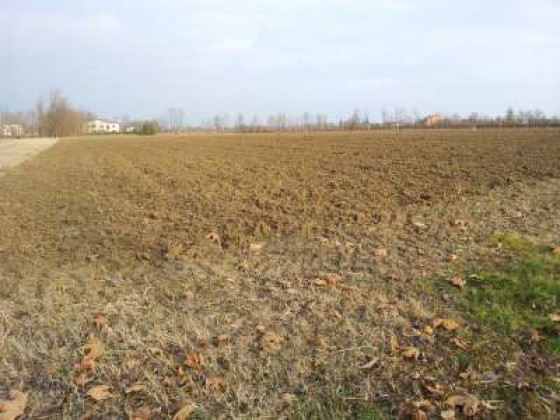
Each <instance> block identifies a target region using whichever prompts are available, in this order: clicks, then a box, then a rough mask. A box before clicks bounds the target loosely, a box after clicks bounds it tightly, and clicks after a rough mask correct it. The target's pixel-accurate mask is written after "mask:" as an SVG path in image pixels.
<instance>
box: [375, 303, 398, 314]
mask: <svg viewBox="0 0 560 420" xmlns="http://www.w3.org/2000/svg"><path fill="white" fill-rule="evenodd" d="M379 310H380V311H381V312H383V313H384V314H387V315H391V316H399V315H400V312H399V309H398V308H397V307H396V306H395V305H391V304H390V303H382V304H381V305H379Z"/></svg>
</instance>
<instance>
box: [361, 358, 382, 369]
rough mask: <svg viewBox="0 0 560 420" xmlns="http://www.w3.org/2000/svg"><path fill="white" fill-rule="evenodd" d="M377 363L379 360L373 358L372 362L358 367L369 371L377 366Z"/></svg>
mask: <svg viewBox="0 0 560 420" xmlns="http://www.w3.org/2000/svg"><path fill="white" fill-rule="evenodd" d="M378 361H379V358H377V357H374V358H373V359H372V360H370V361H369V362H367V363H366V364H365V365H362V366H360V369H371V368H372V367H374V366H375V365H376V364H377V362H378Z"/></svg>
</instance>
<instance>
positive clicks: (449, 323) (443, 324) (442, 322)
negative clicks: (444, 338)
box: [434, 318, 459, 331]
mask: <svg viewBox="0 0 560 420" xmlns="http://www.w3.org/2000/svg"><path fill="white" fill-rule="evenodd" d="M434 327H435V328H443V329H444V330H447V331H455V330H456V329H457V328H459V324H458V323H457V321H455V320H453V319H448V318H436V319H435V320H434Z"/></svg>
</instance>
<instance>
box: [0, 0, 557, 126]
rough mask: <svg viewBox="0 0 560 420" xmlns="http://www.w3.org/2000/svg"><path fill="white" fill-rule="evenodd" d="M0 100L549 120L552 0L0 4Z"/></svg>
mask: <svg viewBox="0 0 560 420" xmlns="http://www.w3.org/2000/svg"><path fill="white" fill-rule="evenodd" d="M0 46H1V48H0V51H1V59H0V62H1V64H0V86H1V89H0V106H4V107H9V109H10V110H24V109H29V108H32V107H33V106H34V104H35V102H36V100H37V98H38V97H39V96H41V95H46V94H47V93H48V92H49V91H50V90H52V89H59V90H60V91H61V92H62V93H63V94H64V95H65V96H66V97H67V98H68V99H69V100H70V101H71V102H72V103H73V104H75V105H77V106H79V107H81V108H83V109H86V110H90V111H92V112H94V113H96V114H98V115H99V116H102V117H107V118H113V117H120V116H122V115H125V114H128V115H129V116H130V117H133V118H134V117H138V118H144V117H153V116H157V115H158V114H161V113H162V112H164V111H165V109H167V108H168V107H181V108H183V109H184V110H185V113H186V115H187V116H188V120H189V122H191V123H198V122H200V120H201V119H202V118H205V117H207V116H211V115H213V114H216V113H229V114H231V115H235V114H236V113H238V112H243V113H245V114H246V115H252V114H255V113H256V114H260V115H265V114H267V113H272V112H279V111H283V112H287V113H292V114H299V113H303V112H305V111H309V112H321V113H328V114H330V115H331V116H340V115H345V114H347V113H349V112H350V111H351V110H353V109H356V108H359V109H361V110H364V111H368V112H369V113H370V114H371V116H372V117H373V119H379V115H380V112H381V110H382V109H383V108H385V107H386V108H390V109H391V108H394V107H396V106H402V107H405V108H408V109H412V108H413V107H414V108H416V109H417V110H418V111H420V112H421V113H423V114H427V113H431V112H436V111H441V112H445V113H452V112H460V113H470V112H471V111H480V112H483V113H489V114H503V113H504V112H505V109H506V108H507V107H508V106H513V107H514V108H516V109H518V108H535V107H539V108H541V109H542V110H544V111H545V112H547V113H548V114H560V0H531V1H529V0H492V1H489V0H466V1H450V0H274V1H272V0H245V1H244V0H235V1H233V0H198V1H191V0H158V1H155V0H154V1H146V0H119V1H115V0H81V1H77V0H48V1H45V0H0Z"/></svg>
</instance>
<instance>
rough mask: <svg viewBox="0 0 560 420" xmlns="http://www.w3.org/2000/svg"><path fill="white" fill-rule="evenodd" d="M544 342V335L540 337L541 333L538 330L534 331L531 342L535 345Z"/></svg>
mask: <svg viewBox="0 0 560 420" xmlns="http://www.w3.org/2000/svg"><path fill="white" fill-rule="evenodd" d="M543 340H544V337H543V336H542V335H540V333H539V332H538V331H537V330H532V331H531V341H532V342H533V343H538V342H541V341H543Z"/></svg>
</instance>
